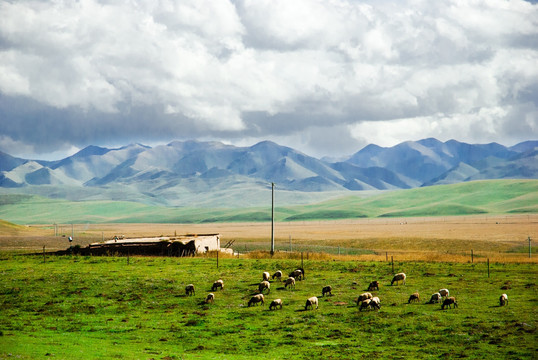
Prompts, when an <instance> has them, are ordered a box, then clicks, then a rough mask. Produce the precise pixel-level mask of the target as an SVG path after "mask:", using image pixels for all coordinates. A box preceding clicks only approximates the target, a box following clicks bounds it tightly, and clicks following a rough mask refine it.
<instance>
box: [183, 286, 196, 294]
mask: <svg viewBox="0 0 538 360" xmlns="http://www.w3.org/2000/svg"><path fill="white" fill-rule="evenodd" d="M194 294H195V292H194V285H193V284H189V285H187V286H185V295H187V296H190V295H194Z"/></svg>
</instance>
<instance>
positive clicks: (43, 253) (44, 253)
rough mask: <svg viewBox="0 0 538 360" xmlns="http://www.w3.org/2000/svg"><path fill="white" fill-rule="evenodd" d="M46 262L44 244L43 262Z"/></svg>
mask: <svg viewBox="0 0 538 360" xmlns="http://www.w3.org/2000/svg"><path fill="white" fill-rule="evenodd" d="M45 262H46V260H45V245H43V264H44V263H45Z"/></svg>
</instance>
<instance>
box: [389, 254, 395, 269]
mask: <svg viewBox="0 0 538 360" xmlns="http://www.w3.org/2000/svg"><path fill="white" fill-rule="evenodd" d="M390 261H391V262H392V273H393V274H394V256H392V255H391V257H390Z"/></svg>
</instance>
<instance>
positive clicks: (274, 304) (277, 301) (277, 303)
mask: <svg viewBox="0 0 538 360" xmlns="http://www.w3.org/2000/svg"><path fill="white" fill-rule="evenodd" d="M277 306H279V307H280V309H282V300H281V299H275V300H273V301H271V305H269V310H273V309H276V308H277Z"/></svg>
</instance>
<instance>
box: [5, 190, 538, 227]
mask: <svg viewBox="0 0 538 360" xmlns="http://www.w3.org/2000/svg"><path fill="white" fill-rule="evenodd" d="M276 204H277V205H276V208H275V218H276V220H277V221H310V220H328V219H333V220H336V219H360V218H377V217H388V218H394V217H417V216H418V217H421V216H469V215H477V214H491V215H501V214H536V213H538V180H489V181H475V182H468V183H460V184H455V185H442V186H432V187H425V188H418V189H410V190H399V191H391V192H384V193H381V194H378V195H374V196H368V197H365V196H364V195H362V193H360V192H359V193H358V194H357V195H350V196H346V197H343V198H338V199H334V200H330V201H325V202H322V203H317V204H310V205H301V206H279V203H278V191H277V194H276ZM0 219H4V220H7V221H10V222H12V223H17V224H44V223H55V222H56V223H216V222H260V221H269V220H270V219H271V211H270V196H268V202H267V205H263V206H260V204H256V205H255V204H253V207H252V208H232V207H230V208H196V207H182V208H168V207H161V206H152V205H146V204H141V203H136V202H126V201H81V202H73V201H66V200H59V199H48V198H42V197H38V196H30V195H0Z"/></svg>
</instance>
